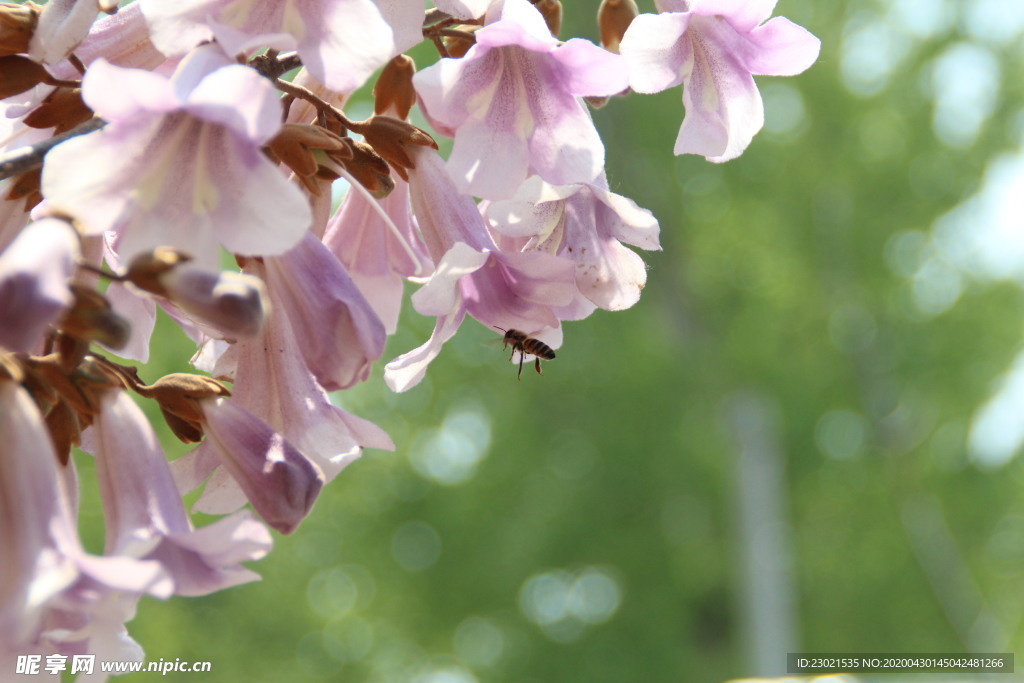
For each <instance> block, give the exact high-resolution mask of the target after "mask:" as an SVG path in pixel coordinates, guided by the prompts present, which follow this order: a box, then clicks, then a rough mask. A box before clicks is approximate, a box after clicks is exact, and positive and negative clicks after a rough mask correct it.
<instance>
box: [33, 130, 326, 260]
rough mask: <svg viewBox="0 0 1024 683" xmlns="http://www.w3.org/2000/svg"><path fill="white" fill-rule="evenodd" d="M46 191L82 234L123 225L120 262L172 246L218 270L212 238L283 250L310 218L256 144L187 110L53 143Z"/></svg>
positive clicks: (242, 247)
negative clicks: (80, 227)
mask: <svg viewBox="0 0 1024 683" xmlns="http://www.w3.org/2000/svg"><path fill="white" fill-rule="evenodd" d="M43 192H44V194H45V195H46V196H47V197H48V199H49V201H50V204H51V208H53V209H55V210H59V211H63V212H65V213H67V214H70V215H73V216H76V217H77V218H79V219H80V220H81V221H82V222H83V224H84V228H85V231H86V232H87V233H91V234H95V233H100V232H104V231H106V230H110V229H113V228H120V229H121V230H123V231H124V235H123V238H122V239H121V241H120V242H119V246H118V249H119V255H120V256H121V259H122V261H124V262H128V261H130V260H131V259H132V258H133V257H134V256H136V255H138V254H140V253H143V252H148V251H150V250H152V249H154V248H155V247H157V246H172V247H176V248H178V249H180V250H182V251H184V252H185V253H188V254H191V255H192V256H194V257H195V258H197V259H199V260H203V261H204V262H206V263H207V264H208V265H212V266H214V267H215V266H216V264H217V249H216V241H217V240H219V241H220V243H221V244H223V245H224V246H225V247H226V248H227V249H228V250H230V251H232V252H234V253H238V254H242V255H266V254H275V253H281V252H283V251H286V250H287V249H289V248H290V247H291V246H292V245H294V244H295V242H296V241H297V240H298V239H300V238H301V236H302V234H304V233H305V230H306V227H307V226H308V225H309V221H310V218H311V213H310V208H309V203H308V202H307V201H306V198H305V197H304V196H303V194H302V192H301V191H300V190H299V189H298V188H297V187H295V186H294V185H292V184H291V183H289V182H288V180H287V179H286V178H285V177H284V176H283V175H281V173H280V172H279V171H278V170H277V168H275V167H274V165H273V164H272V163H271V162H270V161H269V160H268V159H267V158H266V157H265V156H264V155H263V153H262V152H261V151H260V149H259V147H257V146H256V145H254V144H253V143H251V142H249V141H246V140H242V139H240V138H239V137H238V136H237V135H236V134H234V133H232V132H230V131H229V130H227V129H226V128H224V127H223V126H219V125H213V124H207V123H203V122H201V121H199V120H197V119H194V118H192V117H189V116H187V115H184V114H173V115H169V116H160V117H158V118H156V119H153V120H151V121H149V122H136V123H133V124H130V125H121V126H113V125H111V126H108V127H107V128H105V129H103V130H101V131H97V132H96V133H91V134H89V135H83V136H81V137H77V138H74V139H71V140H68V141H67V142H65V143H63V144H61V145H58V146H57V147H55V148H54V149H53V150H52V151H51V152H50V154H49V155H47V162H46V164H45V165H44V168H43Z"/></svg>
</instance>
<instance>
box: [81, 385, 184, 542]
mask: <svg viewBox="0 0 1024 683" xmlns="http://www.w3.org/2000/svg"><path fill="white" fill-rule="evenodd" d="M91 431H92V439H91V441H90V443H89V446H90V447H91V451H92V454H93V456H94V457H95V460H96V475H97V478H98V480H99V486H100V494H101V497H102V499H103V512H104V517H105V519H106V530H107V535H106V544H105V545H106V548H105V550H106V552H107V553H108V554H111V555H129V556H133V557H142V556H144V555H146V554H148V553H149V552H150V551H151V550H152V549H153V548H154V547H156V545H157V544H158V543H159V542H160V540H161V537H162V536H163V535H164V534H167V533H170V532H172V531H188V530H189V529H190V528H191V525H190V523H189V521H188V516H187V515H186V514H185V508H184V507H183V505H182V502H181V498H180V497H179V495H178V490H177V488H176V487H175V485H174V479H173V478H172V476H171V471H170V468H169V467H168V465H167V460H166V459H165V458H164V453H163V450H162V449H161V448H160V444H159V442H158V441H157V438H156V434H154V433H153V428H152V427H151V426H150V424H149V420H147V419H146V416H145V415H144V414H143V413H142V410H141V409H140V408H139V407H138V406H137V405H136V404H135V402H134V401H132V399H131V398H129V396H128V394H126V393H125V392H123V391H109V392H106V393H105V394H104V395H103V397H102V398H101V401H100V411H99V415H98V416H97V418H96V421H95V423H94V425H93V428H92V430H91Z"/></svg>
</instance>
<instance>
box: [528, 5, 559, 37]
mask: <svg viewBox="0 0 1024 683" xmlns="http://www.w3.org/2000/svg"><path fill="white" fill-rule="evenodd" d="M534 7H536V8H537V9H538V10H540V13H541V15H542V16H543V17H544V23H545V24H547V25H548V30H549V31H551V35H553V36H554V37H555V38H557V37H558V32H559V31H561V30H562V3H561V2H559V1H558V0H540V2H538V3H536V4H535V5H534Z"/></svg>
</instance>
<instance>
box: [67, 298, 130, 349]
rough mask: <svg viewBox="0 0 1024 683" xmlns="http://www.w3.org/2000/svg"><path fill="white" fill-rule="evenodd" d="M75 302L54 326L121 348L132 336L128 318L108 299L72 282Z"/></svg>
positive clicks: (85, 338) (85, 340)
mask: <svg viewBox="0 0 1024 683" xmlns="http://www.w3.org/2000/svg"><path fill="white" fill-rule="evenodd" d="M71 293H72V294H73V295H74V297H75V298H74V303H72V305H71V308H69V309H68V311H67V312H66V313H65V314H64V317H63V318H62V319H61V321H60V323H59V324H58V325H57V327H59V328H60V330H61V331H62V332H64V333H65V334H68V335H71V336H72V337H75V338H77V339H80V340H82V341H84V342H93V341H96V342H99V343H101V344H103V345H105V346H107V347H109V348H111V349H120V348H124V345H125V344H127V343H128V338H129V337H130V336H131V328H130V327H129V325H128V321H126V320H125V319H124V318H122V317H121V316H119V315H118V314H116V313H114V310H113V309H112V308H111V307H110V303H109V302H108V301H107V300H106V298H104V296H103V295H102V294H100V293H99V292H97V291H96V290H93V289H89V288H87V287H83V286H81V285H78V284H74V283H72V284H71Z"/></svg>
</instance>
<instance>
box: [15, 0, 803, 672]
mask: <svg viewBox="0 0 1024 683" xmlns="http://www.w3.org/2000/svg"><path fill="white" fill-rule="evenodd" d="M117 5H118V3H114V2H109V1H108V0H50V2H49V3H48V4H46V5H43V6H39V5H35V4H32V3H26V4H23V5H7V4H0V98H5V99H3V100H2V101H0V110H2V112H3V116H2V117H0V153H3V156H2V157H0V170H2V174H0V177H2V178H3V180H2V181H0V444H2V446H0V510H3V511H4V515H3V518H2V519H0V551H2V553H3V557H4V562H3V563H2V567H0V666H3V667H5V666H8V664H9V662H8V661H7V660H8V658H9V657H11V656H12V655H14V654H16V653H19V652H27V651H48V652H57V653H65V654H74V653H80V652H89V653H94V654H98V655H100V656H101V657H102V658H107V659H117V660H126V659H137V658H139V657H141V650H140V649H139V647H138V645H137V644H136V643H135V642H134V641H133V640H132V639H131V638H130V637H129V636H128V633H127V630H126V628H125V623H126V622H127V621H129V620H130V619H131V617H132V615H133V614H134V611H135V607H136V604H137V601H138V599H139V598H140V597H141V596H142V595H144V594H149V595H156V596H158V597H167V596H169V595H172V594H178V595H202V594H206V593H210V592H212V591H217V590H220V589H222V588H226V587H229V586H232V585H236V584H239V583H242V582H246V581H251V580H253V579H255V578H256V575H255V574H253V573H252V572H251V571H249V570H248V569H245V568H244V567H243V566H242V564H241V563H242V562H246V561H251V560H256V559H258V558H260V557H262V556H263V555H265V554H266V553H267V552H269V550H270V546H271V535H270V532H269V530H268V529H267V526H269V527H272V528H273V529H274V530H276V531H278V532H280V533H286V534H287V533H291V532H292V531H294V530H295V529H296V528H297V527H298V525H299V524H300V523H301V521H302V520H303V518H304V517H305V516H306V515H307V514H309V512H310V509H311V508H312V506H313V504H314V502H315V500H316V498H317V496H318V494H319V492H320V490H321V488H322V487H323V485H324V484H325V483H327V482H329V481H330V480H331V479H333V478H334V477H335V476H337V475H338V474H339V473H340V472H341V470H342V469H344V468H345V466H346V465H347V464H348V463H350V462H352V461H353V460H354V459H356V458H358V457H359V455H360V454H361V452H362V449H363V448H382V449H392V448H393V447H394V446H393V444H392V443H391V441H390V439H389V438H388V436H387V435H386V434H385V433H384V432H383V431H382V430H381V429H380V428H378V427H377V426H376V425H374V424H372V423H370V422H368V421H366V420H364V419H361V418H359V417H356V416H354V415H352V414H350V413H348V412H346V411H344V410H342V409H341V408H339V407H338V406H337V405H335V403H334V402H333V401H332V399H331V397H330V396H329V395H328V392H334V391H339V390H344V389H347V388H349V387H352V386H353V385H355V384H357V383H359V382H363V381H365V380H367V379H368V377H369V376H370V371H371V368H372V366H373V364H374V363H375V362H376V361H377V360H379V359H380V358H381V356H382V355H383V353H384V344H385V341H386V338H387V336H388V335H389V334H391V333H393V332H394V331H395V330H396V328H397V325H398V318H399V313H400V311H401V308H402V293H403V286H404V282H405V281H406V280H413V281H415V282H419V283H422V286H421V287H420V288H419V290H418V291H416V293H415V294H413V296H412V305H413V308H414V309H415V311H416V312H417V313H419V314H421V315H424V316H428V317H432V318H434V319H435V321H436V322H435V327H434V331H433V334H432V335H431V336H430V338H429V339H427V340H425V342H424V343H423V345H422V346H420V347H418V348H416V349H412V350H410V351H408V352H407V353H404V354H402V355H400V356H398V357H397V358H394V359H392V360H390V362H387V363H386V365H385V366H384V379H385V382H386V383H387V385H388V386H389V387H390V388H391V389H392V390H394V391H405V390H407V389H409V388H411V387H413V386H414V385H416V384H417V383H418V382H419V381H420V380H421V379H422V378H423V377H424V375H425V373H426V372H427V369H428V366H429V364H430V362H431V361H432V360H433V359H434V358H436V357H437V356H438V354H439V353H441V351H442V347H443V345H444V344H445V342H446V341H448V340H449V339H451V338H452V337H453V335H455V334H456V332H457V331H458V329H459V327H460V325H461V324H462V323H463V321H464V320H465V319H466V316H467V315H468V316H470V317H471V318H474V319H475V320H477V321H478V322H479V323H481V324H483V325H484V326H486V327H487V328H498V330H518V331H520V332H522V333H525V334H526V335H529V337H530V338H532V339H537V340H540V341H541V342H543V343H544V344H547V345H548V346H550V347H552V348H558V347H559V345H560V343H561V341H562V322H563V321H569V320H580V319H582V318H585V317H586V316H588V315H590V314H591V313H592V312H593V311H594V310H595V309H597V308H601V309H605V310H609V311H616V310H622V309H625V308H628V307H630V306H632V305H633V304H635V303H636V302H637V301H638V299H639V296H640V292H641V290H642V289H643V287H644V285H645V282H646V268H645V265H644V263H643V261H642V259H641V258H640V256H639V255H638V254H637V253H636V252H635V251H633V250H632V249H630V248H629V247H628V246H626V245H629V246H632V247H637V248H640V249H645V250H653V249H659V248H660V247H659V234H658V232H659V225H658V222H657V220H656V219H655V218H654V217H653V216H652V215H651V213H650V212H649V211H647V210H645V209H642V208H640V207H639V206H637V205H636V204H635V203H634V202H633V201H631V200H630V199H628V198H626V197H623V196H620V195H617V194H615V193H613V192H612V191H611V190H610V189H609V185H608V182H607V180H606V175H605V151H604V146H603V144H602V142H601V137H600V136H599V134H598V131H597V129H596V128H595V126H594V124H593V121H592V120H591V117H590V114H589V110H588V106H589V105H588V103H595V102H603V101H607V100H608V99H609V98H611V97H612V96H616V95H620V94H625V93H628V92H629V91H633V92H639V93H647V92H657V91H660V90H664V89H666V88H670V87H674V86H676V85H680V84H681V85H682V86H683V103H684V106H685V117H684V118H683V122H682V127H681V129H680V131H679V136H678V140H677V142H676V147H675V151H676V153H677V154H682V153H696V154H700V155H703V156H705V157H707V158H708V159H709V160H711V161H725V160H727V159H731V158H733V157H736V156H738V155H739V154H740V153H741V152H742V151H743V150H744V148H745V147H746V146H747V145H748V144H749V143H750V141H751V139H752V137H753V136H754V134H755V133H756V132H757V131H758V129H759V128H760V127H761V125H762V122H763V110H762V105H761V99H760V96H759V95H758V91H757V88H756V86H755V84H754V81H753V78H752V75H754V74H768V75H790V74H796V73H799V72H800V71H803V70H804V69H806V68H807V67H808V66H810V65H811V64H812V63H813V62H814V60H815V59H816V57H817V54H818V47H819V46H818V41H817V39H816V38H814V37H813V36H812V35H811V34H809V33H808V32H807V31H805V30H804V29H802V28H800V27H798V26H796V25H794V24H792V23H790V22H788V21H787V20H785V19H782V18H774V19H770V20H769V16H770V14H771V12H772V10H773V8H774V0H745V1H743V2H740V1H737V0H658V10H659V13H657V14H639V13H638V11H637V8H636V5H635V4H634V3H633V2H632V0H604V2H602V4H601V8H600V11H599V15H598V17H599V26H600V29H601V34H602V41H601V42H602V45H603V46H597V45H595V44H593V43H591V42H589V41H587V40H583V39H579V38H573V39H570V40H566V41H562V40H559V39H558V38H557V37H556V36H557V34H558V31H559V24H560V19H561V6H560V4H559V3H558V2H557V1H556V0H534V1H533V2H530V1H529V0H437V1H436V8H434V9H430V10H428V11H426V12H424V9H423V3H422V2H421V1H420V0H265V1H264V2H260V3H252V2H243V1H241V0H189V1H188V2H171V1H170V0H138V2H134V3H130V4H128V5H126V6H124V7H121V8H120V9H118V7H117ZM100 12H104V13H106V15H105V16H103V17H102V18H99V19H97V16H98V15H99V13H100ZM422 41H428V42H431V43H433V45H435V46H436V48H437V51H438V53H439V56H440V58H439V60H438V61H437V62H436V63H435V64H433V65H431V66H428V67H427V68H424V69H422V70H419V71H417V70H416V67H415V65H414V64H413V62H412V60H411V59H409V58H408V57H407V56H406V55H404V54H403V53H404V52H405V51H406V50H408V49H409V48H410V47H412V46H414V45H416V44H418V43H420V42H422ZM375 74H376V85H375V88H374V91H373V92H374V100H375V113H374V114H373V115H372V116H370V117H369V118H367V119H366V120H362V121H356V120H352V119H350V118H348V116H346V114H345V112H344V107H345V104H346V101H347V99H348V97H349V96H350V95H351V94H352V93H353V92H354V91H355V90H356V89H358V88H360V87H361V86H362V85H364V83H366V82H367V81H368V80H369V79H370V78H372V77H374V75H375ZM584 98H586V99H584ZM416 106H418V107H419V110H420V112H421V113H422V115H423V117H424V118H425V119H426V121H427V122H428V123H429V125H430V127H431V128H432V129H433V131H434V133H435V134H438V135H443V136H449V137H452V138H453V139H454V141H453V147H452V152H451V154H450V155H449V157H448V159H447V160H445V159H443V158H442V157H441V156H440V155H439V154H438V151H437V149H438V146H437V144H436V143H435V140H434V138H433V137H432V135H431V134H430V133H428V132H426V131H424V130H422V129H420V128H418V127H416V126H414V125H413V124H411V123H410V122H409V116H410V112H411V110H412V109H413V107H416ZM44 155H45V158H44ZM339 179H342V180H343V181H347V183H348V184H349V189H348V191H347V193H346V194H345V196H344V198H343V200H342V201H341V203H340V205H339V206H338V207H337V208H333V207H332V185H333V183H334V182H335V181H338V180H339ZM225 256H230V257H232V258H233V260H234V263H236V264H237V265H238V272H232V271H231V270H224V269H222V263H224V262H226V261H225ZM158 308H159V309H162V310H163V311H164V313H165V314H166V315H167V316H169V317H170V318H171V319H172V320H173V321H174V322H176V323H177V324H178V325H180V326H181V328H182V329H183V330H184V331H185V332H186V333H187V334H188V335H189V336H190V337H191V338H192V339H193V340H195V342H196V344H197V345H198V348H199V350H198V352H197V354H196V356H195V357H194V358H193V360H192V364H193V365H194V366H195V368H196V370H197V372H195V373H192V374H185V373H180V374H172V375H167V376H164V377H159V378H149V379H150V380H151V383H148V384H147V383H146V381H145V380H144V379H143V378H142V377H140V376H139V372H138V370H137V369H136V368H135V367H134V366H133V365H131V363H132V362H138V363H145V362H146V361H147V359H148V357H149V350H150V345H151V344H152V343H159V340H154V339H153V338H152V333H153V329H154V321H155V318H156V315H157V309H158ZM495 333H496V334H498V333H500V332H497V331H496V332H495ZM518 352H519V353H520V356H522V355H523V354H524V353H525V351H524V350H523V349H522V348H520V349H518ZM111 354H116V357H117V358H118V360H114V359H113V356H112V355H111ZM520 360H522V359H521V358H520ZM126 361H127V363H126ZM538 369H539V366H538ZM226 384H230V389H229V388H228V386H226ZM145 400H150V401H155V402H156V405H158V406H159V409H160V412H161V413H162V415H163V417H164V419H165V420H166V422H167V424H168V426H169V427H170V429H171V431H172V432H173V433H174V434H175V435H176V436H177V437H178V438H179V439H181V440H182V441H184V442H185V443H195V444H197V446H196V447H195V448H194V449H193V450H191V451H190V452H189V453H188V454H187V455H185V456H183V457H181V458H179V459H177V460H175V461H173V462H168V460H167V458H166V457H165V455H164V453H163V451H162V449H161V447H160V445H159V443H158V441H157V439H156V437H155V435H154V431H153V428H152V426H151V424H150V423H149V422H148V421H147V419H146V418H145V416H144V414H143V412H142V410H141V409H140V408H139V406H138V403H137V402H138V401H145ZM74 447H78V448H81V449H82V450H83V451H85V452H86V453H88V454H89V455H91V457H93V458H94V460H95V470H96V473H97V476H98V479H99V490H100V493H101V495H102V500H103V508H104V510H103V512H104V519H105V531H106V534H105V545H104V549H103V554H102V555H98V556H97V555H92V554H89V553H87V552H86V551H85V550H84V549H83V548H82V546H81V544H80V542H79V540H78V536H77V532H76V519H77V514H78V511H77V506H78V494H77V489H78V483H77V478H76V476H77V475H76V472H75V466H74V460H73V459H72V458H71V457H70V454H71V450H72V448H74ZM199 487H202V494H201V496H200V497H199V499H198V502H197V503H196V505H195V508H194V510H196V511H200V512H204V513H209V514H214V515H222V517H221V518H220V519H219V520H218V521H216V522H215V523H213V524H210V525H208V526H205V527H202V528H196V527H195V526H194V525H193V522H192V520H191V519H190V517H189V514H188V513H187V512H186V510H185V508H184V506H183V503H182V495H183V494H185V493H188V492H190V491H193V490H196V489H198V488H199ZM247 505H248V506H250V507H249V508H247V507H246V506H247ZM250 508H251V511H250Z"/></svg>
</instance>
